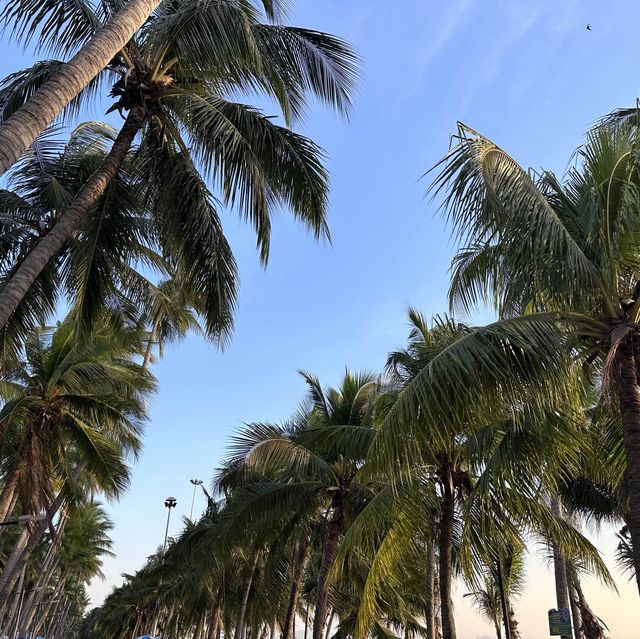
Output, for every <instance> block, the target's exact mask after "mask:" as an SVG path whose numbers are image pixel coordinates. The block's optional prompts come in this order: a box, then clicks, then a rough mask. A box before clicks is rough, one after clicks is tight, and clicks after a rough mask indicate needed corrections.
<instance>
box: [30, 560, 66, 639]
mask: <svg viewBox="0 0 640 639" xmlns="http://www.w3.org/2000/svg"><path fill="white" fill-rule="evenodd" d="M67 579H69V571H68V570H65V572H63V573H62V575H61V577H60V581H58V583H57V584H56V587H55V588H54V590H53V592H52V593H51V596H50V597H49V601H48V603H47V607H46V608H45V610H44V613H43V612H42V611H40V615H38V616H37V617H36V622H35V625H34V627H33V628H32V632H31V636H32V637H37V636H38V634H40V629H41V628H42V626H43V624H44V621H45V619H47V617H49V616H50V615H51V614H52V613H53V612H54V611H55V608H54V606H56V604H57V603H58V601H59V599H60V597H61V595H62V593H63V591H64V587H65V585H66V583H67ZM37 610H38V608H36V613H37ZM28 630H29V628H28V627H26V628H25V633H24V636H26V635H27V632H28Z"/></svg>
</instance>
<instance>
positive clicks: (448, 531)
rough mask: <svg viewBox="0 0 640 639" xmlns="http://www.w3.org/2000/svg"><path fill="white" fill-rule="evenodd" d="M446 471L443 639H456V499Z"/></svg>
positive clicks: (442, 526)
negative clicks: (453, 586)
mask: <svg viewBox="0 0 640 639" xmlns="http://www.w3.org/2000/svg"><path fill="white" fill-rule="evenodd" d="M446 472H447V477H446V479H445V481H444V486H443V495H442V503H441V505H440V541H439V545H440V548H439V553H440V557H439V567H440V571H439V578H440V615H441V619H442V639H456V622H455V618H454V616H453V602H452V601H451V589H452V582H453V579H452V553H453V523H454V516H455V499H454V493H453V480H452V477H451V469H450V468H447V471H446Z"/></svg>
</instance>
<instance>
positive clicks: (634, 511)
mask: <svg viewBox="0 0 640 639" xmlns="http://www.w3.org/2000/svg"><path fill="white" fill-rule="evenodd" d="M634 351H635V348H634V342H633V341H632V338H631V339H630V340H628V341H626V342H625V343H623V344H622V345H621V346H620V347H619V349H618V363H619V371H620V380H619V387H618V401H619V403H620V413H621V416H622V432H623V436H624V449H625V454H626V458H627V471H626V476H625V480H626V485H627V491H628V494H629V521H628V525H629V533H630V534H631V548H632V551H633V566H634V569H635V577H636V585H637V586H638V591H640V385H639V384H638V369H637V366H636V357H635V352H634Z"/></svg>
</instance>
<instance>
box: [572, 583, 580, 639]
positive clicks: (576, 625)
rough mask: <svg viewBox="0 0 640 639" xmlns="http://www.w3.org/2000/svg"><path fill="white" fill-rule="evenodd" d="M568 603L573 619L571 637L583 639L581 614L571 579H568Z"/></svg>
mask: <svg viewBox="0 0 640 639" xmlns="http://www.w3.org/2000/svg"><path fill="white" fill-rule="evenodd" d="M569 603H570V604H571V619H572V620H573V639H584V635H583V634H582V615H581V614H580V606H579V605H578V595H577V593H576V588H575V586H574V584H573V580H570V581H569Z"/></svg>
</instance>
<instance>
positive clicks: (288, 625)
mask: <svg viewBox="0 0 640 639" xmlns="http://www.w3.org/2000/svg"><path fill="white" fill-rule="evenodd" d="M306 554H307V541H306V539H304V540H301V541H299V542H298V543H297V544H296V547H295V550H294V553H293V561H292V567H291V591H290V593H289V603H288V604H287V612H286V615H285V619H284V628H283V631H282V639H292V637H293V636H294V634H295V633H294V627H293V624H294V621H295V618H296V606H297V603H298V593H299V591H300V581H301V580H302V569H303V568H304V560H305V557H306Z"/></svg>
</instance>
